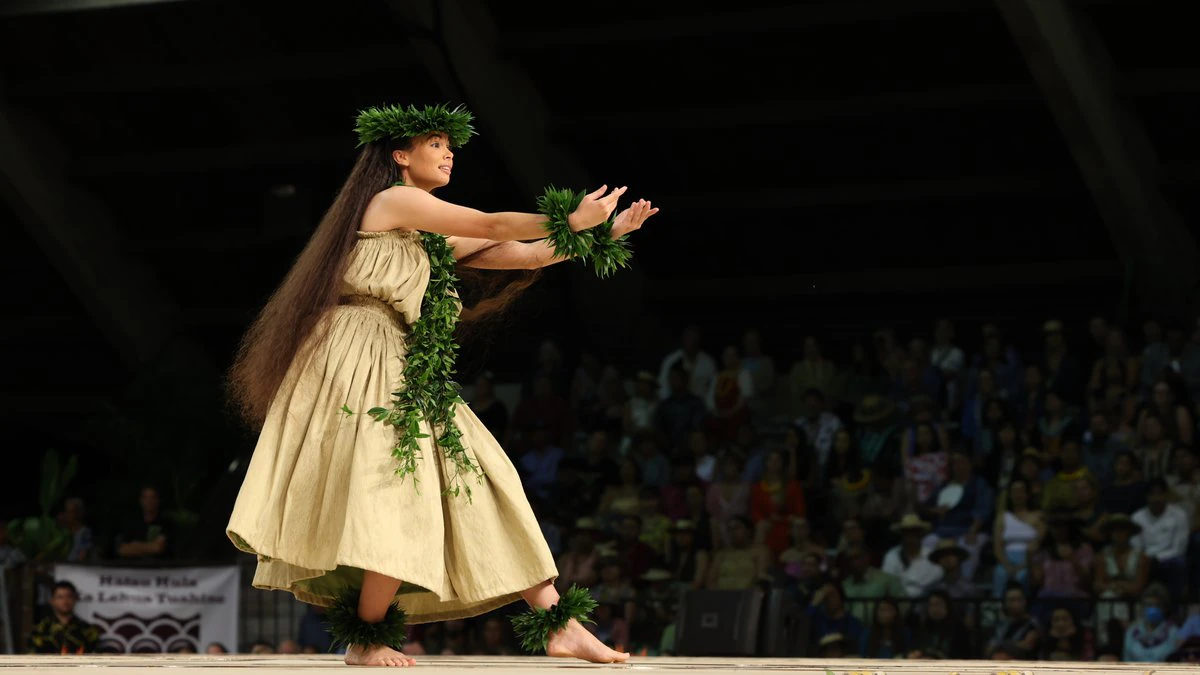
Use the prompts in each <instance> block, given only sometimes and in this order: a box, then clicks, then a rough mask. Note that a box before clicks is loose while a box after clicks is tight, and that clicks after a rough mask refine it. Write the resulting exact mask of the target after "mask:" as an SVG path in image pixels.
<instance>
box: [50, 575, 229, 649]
mask: <svg viewBox="0 0 1200 675" xmlns="http://www.w3.org/2000/svg"><path fill="white" fill-rule="evenodd" d="M55 570H56V573H55V578H56V579H59V580H65V581H70V582H71V583H73V584H75V587H76V588H78V589H79V604H78V605H76V606H75V613H76V614H77V615H79V618H81V619H83V620H84V621H87V622H88V623H92V624H96V625H97V626H98V627H99V628H100V631H101V633H102V635H101V637H100V651H101V652H120V653H155V654H161V653H164V652H170V651H173V650H175V649H178V648H179V647H182V646H184V645H191V647H192V648H193V649H195V650H196V651H197V652H203V651H204V648H205V646H207V645H208V644H209V643H211V642H220V643H221V644H223V645H225V647H226V648H228V649H229V650H230V651H231V652H232V651H236V650H237V648H238V641H237V635H238V589H239V587H240V583H239V578H238V569H237V568H236V567H167V568H137V567H93V566H90V565H89V566H85V565H57V566H56V568H55Z"/></svg>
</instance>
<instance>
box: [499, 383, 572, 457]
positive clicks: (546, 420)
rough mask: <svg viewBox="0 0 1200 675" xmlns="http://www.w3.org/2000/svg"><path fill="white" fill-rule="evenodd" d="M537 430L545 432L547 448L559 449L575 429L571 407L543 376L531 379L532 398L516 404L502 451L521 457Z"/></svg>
mask: <svg viewBox="0 0 1200 675" xmlns="http://www.w3.org/2000/svg"><path fill="white" fill-rule="evenodd" d="M538 428H540V429H544V430H545V432H546V444H547V445H551V446H556V447H561V446H562V444H563V443H565V442H566V440H567V438H568V436H569V435H570V434H571V433H572V432H573V431H574V429H575V420H574V419H573V417H572V415H571V406H570V405H569V404H568V403H567V399H565V398H563V397H562V396H559V395H558V394H557V393H555V388H554V380H553V379H552V378H551V377H549V376H546V375H540V376H538V377H536V378H534V381H533V393H532V395H531V396H529V397H527V398H524V399H522V400H521V402H520V403H518V404H517V409H516V410H515V411H514V412H513V418H512V424H510V425H509V427H508V431H509V434H510V438H509V440H508V442H506V443H505V444H504V449H505V450H508V451H509V452H510V453H513V454H517V455H520V454H523V453H524V452H525V451H527V450H528V449H529V446H530V439H531V437H532V435H533V434H532V433H531V432H533V431H534V430H535V429H538Z"/></svg>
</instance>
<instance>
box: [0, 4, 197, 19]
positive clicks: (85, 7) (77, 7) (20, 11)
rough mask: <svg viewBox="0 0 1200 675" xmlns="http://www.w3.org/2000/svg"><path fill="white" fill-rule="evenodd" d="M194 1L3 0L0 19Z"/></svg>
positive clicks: (0, 5) (0, 7) (0, 6)
mask: <svg viewBox="0 0 1200 675" xmlns="http://www.w3.org/2000/svg"><path fill="white" fill-rule="evenodd" d="M193 1H194V0H5V2H3V3H0V17H6V16H32V15H37V14H60V13H62V12H91V11H99V10H106V9H123V8H127V7H143V6H146V5H166V4H171V3H175V2H193Z"/></svg>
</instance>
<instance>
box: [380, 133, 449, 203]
mask: <svg viewBox="0 0 1200 675" xmlns="http://www.w3.org/2000/svg"><path fill="white" fill-rule="evenodd" d="M392 158H393V159H394V160H395V161H396V163H397V164H399V165H400V172H401V177H402V179H403V180H404V183H405V184H406V185H412V186H413V187H418V188H421V189H422V190H433V189H435V188H439V187H442V186H444V185H446V184H448V183H449V182H450V172H451V170H452V169H453V168H454V153H453V152H451V151H450V141H449V139H447V138H446V137H445V136H443V135H442V134H429V135H427V136H419V137H417V138H416V139H414V140H413V144H412V147H411V148H409V149H408V150H397V151H395V152H393V153H392Z"/></svg>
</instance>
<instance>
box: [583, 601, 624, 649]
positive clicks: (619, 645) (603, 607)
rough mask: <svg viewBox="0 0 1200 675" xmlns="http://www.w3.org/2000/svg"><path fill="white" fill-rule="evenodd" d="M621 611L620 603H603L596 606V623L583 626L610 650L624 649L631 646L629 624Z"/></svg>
mask: <svg viewBox="0 0 1200 675" xmlns="http://www.w3.org/2000/svg"><path fill="white" fill-rule="evenodd" d="M621 611H622V605H621V604H620V603H617V602H612V601H602V602H601V603H600V604H599V605H597V606H596V616H595V620H594V621H595V622H594V623H593V622H588V623H585V624H583V626H584V628H586V629H587V630H588V631H589V632H591V634H592V635H595V636H596V639H597V640H599V641H601V642H603V643H604V644H605V645H606V646H608V647H609V648H611V649H624V648H625V646H626V645H628V644H629V623H628V621H626V619H625V618H624V617H623V616H622V614H621Z"/></svg>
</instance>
